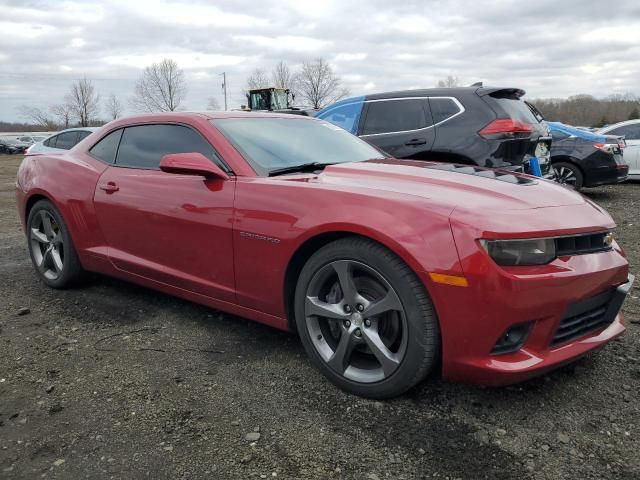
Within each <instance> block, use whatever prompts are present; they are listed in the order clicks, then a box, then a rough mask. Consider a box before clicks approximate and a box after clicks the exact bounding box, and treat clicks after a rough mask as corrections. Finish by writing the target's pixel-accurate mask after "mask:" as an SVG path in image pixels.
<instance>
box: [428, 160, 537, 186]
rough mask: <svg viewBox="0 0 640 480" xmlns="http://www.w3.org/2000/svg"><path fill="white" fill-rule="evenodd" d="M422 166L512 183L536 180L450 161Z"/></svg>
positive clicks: (530, 183) (530, 182) (531, 183)
mask: <svg viewBox="0 0 640 480" xmlns="http://www.w3.org/2000/svg"><path fill="white" fill-rule="evenodd" d="M424 168H431V169H433V170H444V171H445V172H454V173H464V174H466V175H475V176H477V177H484V178H491V179H493V180H500V181H501V182H507V183H512V184H514V185H536V184H537V183H538V182H537V181H536V180H532V179H531V178H527V177H523V176H520V175H514V174H513V173H511V172H507V171H504V170H489V169H486V168H480V167H474V166H471V165H454V164H452V163H434V164H430V165H429V164H428V165H424Z"/></svg>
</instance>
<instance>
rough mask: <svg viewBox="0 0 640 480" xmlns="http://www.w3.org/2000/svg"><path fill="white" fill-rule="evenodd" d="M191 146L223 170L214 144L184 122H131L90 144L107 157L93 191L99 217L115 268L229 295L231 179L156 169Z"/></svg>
mask: <svg viewBox="0 0 640 480" xmlns="http://www.w3.org/2000/svg"><path fill="white" fill-rule="evenodd" d="M118 135H120V136H118ZM102 142H105V143H106V144H108V145H106V146H105V145H102ZM109 145H111V147H109ZM113 145H117V153H115V154H114V152H113ZM104 152H107V153H106V154H105V153H104ZM189 152H199V153H202V154H203V155H205V156H206V157H207V158H209V159H210V160H211V161H212V162H215V163H217V164H218V165H220V166H221V167H222V168H224V169H226V170H227V171H228V169H227V167H226V166H225V165H224V163H223V161H222V160H221V159H220V157H219V156H218V155H217V153H216V152H215V150H214V149H213V147H212V146H211V145H210V144H209V143H208V142H207V141H206V140H205V139H204V138H203V137H202V136H201V135H200V134H199V133H198V132H197V131H196V130H194V129H193V128H191V127H188V126H185V125H177V124H147V125H136V126H131V127H126V128H124V129H123V130H121V131H120V133H118V131H116V132H112V133H111V134H109V135H108V136H106V137H104V138H103V139H102V140H101V141H100V142H98V143H97V144H96V145H95V146H94V147H92V148H91V149H90V154H92V155H94V156H95V157H96V158H100V157H102V158H101V159H102V160H103V161H105V162H106V163H109V164H110V165H109V167H108V168H107V169H106V170H105V171H104V173H103V174H102V175H101V177H100V179H99V180H98V184H97V186H96V190H95V195H94V204H95V210H96V215H97V218H98V223H99V225H100V228H101V230H102V233H103V235H104V237H105V239H106V242H107V247H108V255H109V257H110V259H111V261H112V262H113V264H114V265H115V267H116V268H118V269H120V270H123V271H126V272H128V273H130V274H134V275H139V276H143V277H146V278H150V279H152V280H156V281H158V282H162V283H165V284H169V285H173V286H176V287H179V288H182V289H185V290H189V291H192V292H196V293H199V294H202V295H206V296H208V297H212V298H217V299H220V300H224V301H234V300H235V293H234V292H235V288H234V274H233V248H232V227H233V225H232V215H233V197H234V191H235V185H236V182H235V179H234V177H232V178H231V179H230V180H226V181H225V180H219V179H209V180H207V179H205V178H204V177H201V176H197V175H183V174H175V173H166V172H163V171H161V170H160V169H159V164H160V159H161V158H162V157H163V156H164V155H166V154H169V153H189ZM114 159H115V161H113V160H114Z"/></svg>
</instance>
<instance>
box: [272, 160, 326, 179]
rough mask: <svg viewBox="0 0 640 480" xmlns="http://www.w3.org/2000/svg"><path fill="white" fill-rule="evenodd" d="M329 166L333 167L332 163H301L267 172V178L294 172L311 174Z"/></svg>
mask: <svg viewBox="0 0 640 480" xmlns="http://www.w3.org/2000/svg"><path fill="white" fill-rule="evenodd" d="M329 165H334V164H333V163H320V162H310V163H303V164H301V165H292V166H290V167H283V168H276V169H274V170H271V171H270V172H269V176H270V177H273V176H275V175H282V174H284V173H295V172H313V171H315V170H321V169H323V168H324V167H327V166H329Z"/></svg>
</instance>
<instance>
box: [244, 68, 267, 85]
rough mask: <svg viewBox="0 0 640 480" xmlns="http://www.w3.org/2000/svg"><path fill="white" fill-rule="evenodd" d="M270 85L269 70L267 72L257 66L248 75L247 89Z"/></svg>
mask: <svg viewBox="0 0 640 480" xmlns="http://www.w3.org/2000/svg"><path fill="white" fill-rule="evenodd" d="M268 86H270V85H269V77H268V76H267V72H265V71H264V70H263V69H262V68H256V69H255V70H253V71H252V72H251V74H250V75H249V76H248V77H247V88H246V89H247V90H253V89H254V88H264V87H268Z"/></svg>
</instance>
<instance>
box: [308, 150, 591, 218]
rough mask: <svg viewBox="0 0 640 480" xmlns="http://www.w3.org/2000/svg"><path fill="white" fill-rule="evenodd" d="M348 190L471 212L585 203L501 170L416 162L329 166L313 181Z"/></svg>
mask: <svg viewBox="0 0 640 480" xmlns="http://www.w3.org/2000/svg"><path fill="white" fill-rule="evenodd" d="M315 181H316V182H318V183H321V184H323V185H326V186H329V187H338V188H345V189H350V190H353V191H364V190H371V189H374V190H377V191H379V192H389V193H393V194H403V195H412V196H417V197H422V198H423V199H428V200H429V201H431V202H433V203H438V204H441V205H446V206H450V207H451V210H453V209H454V208H456V207H463V208H472V209H474V210H476V211H478V210H480V211H500V210H527V209H533V208H545V207H558V206H564V205H579V204H585V202H586V201H585V199H584V197H582V195H580V194H578V193H576V192H574V191H572V190H569V189H568V188H565V187H561V186H560V185H558V184H556V183H553V182H550V181H546V180H542V179H538V178H535V177H530V176H527V175H514V174H513V173H511V172H507V171H502V170H490V169H484V168H480V167H475V166H474V167H472V166H462V165H457V166H456V165H452V164H442V163H437V162H426V161H417V160H396V159H385V160H371V161H367V162H354V163H344V164H337V165H331V166H328V167H326V168H325V170H324V171H323V173H321V174H320V175H318V176H317V179H316V180H315Z"/></svg>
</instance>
